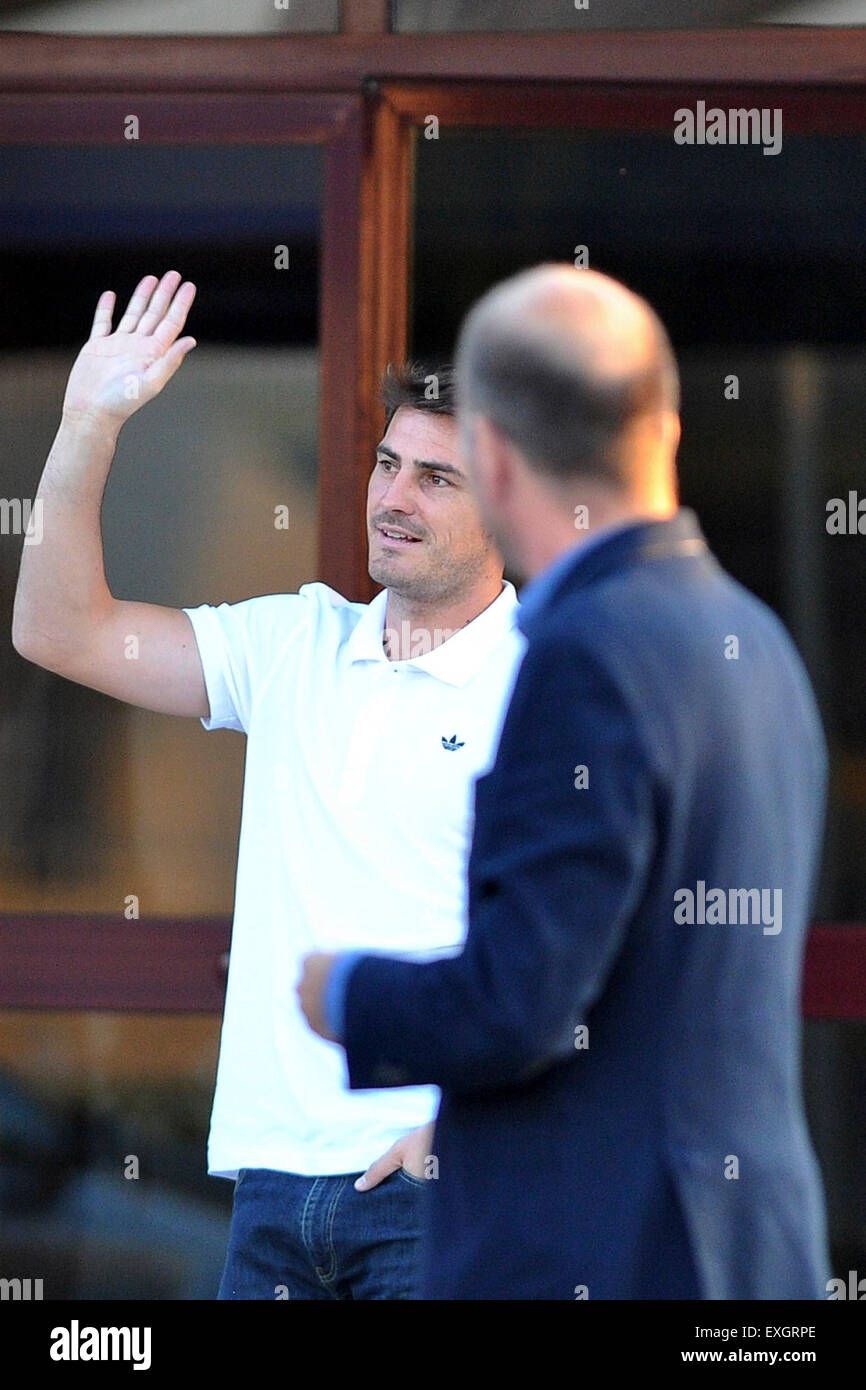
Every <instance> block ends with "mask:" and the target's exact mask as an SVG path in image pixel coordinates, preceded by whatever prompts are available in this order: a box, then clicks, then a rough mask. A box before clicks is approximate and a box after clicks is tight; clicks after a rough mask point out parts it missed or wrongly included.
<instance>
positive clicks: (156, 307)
mask: <svg viewBox="0 0 866 1390" xmlns="http://www.w3.org/2000/svg"><path fill="white" fill-rule="evenodd" d="M180 281H181V277H180V275H179V274H178V272H177V271H176V270H167V271H166V272H165V274H164V275H163V277H162V279H161V280H160V281H159V283H158V285H157V287H156V289H155V290H154V291H153V294H152V295H151V297H150V300H149V302H148V305H147V308H146V309H145V311H144V313H143V314H142V316H141V318H140V319H139V321H138V323H137V324H136V326H135V332H136V333H139V334H141V336H142V337H145V336H146V335H147V334H148V333H152V332H153V330H154V329H155V328H156V325H157V324H158V323H159V321H160V319H161V318H162V316H163V314H164V313H165V311H166V309H167V308H168V306H169V304H170V303H171V301H172V297H173V295H174V292H175V290H176V289H177V287H178V285H179V284H180ZM175 337H177V334H175Z"/></svg>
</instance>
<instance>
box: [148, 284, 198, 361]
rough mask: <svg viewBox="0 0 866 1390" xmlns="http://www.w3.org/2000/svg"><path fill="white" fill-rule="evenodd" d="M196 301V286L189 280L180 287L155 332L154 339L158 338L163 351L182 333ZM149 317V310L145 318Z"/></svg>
mask: <svg viewBox="0 0 866 1390" xmlns="http://www.w3.org/2000/svg"><path fill="white" fill-rule="evenodd" d="M194 299H195V285H193V284H192V283H191V281H189V280H187V281H186V282H185V283H184V284H182V285H181V286H180V288H179V289H178V291H177V293H176V294H175V296H174V298H173V299H172V301H171V304H170V305H169V307H168V311H167V312H166V313H165V314H164V315H163V316H162V317H161V318H160V321H159V322H158V323H157V325H156V327H155V328H154V330H153V336H154V338H156V340H157V342H158V343H159V345H160V347H162V348H163V349H165V348H167V347H170V346H171V344H172V343H173V342H174V340H175V338H176V337H177V335H178V333H180V331H181V329H182V328H183V326H184V324H185V323H186V316H187V314H188V313H189V311H190V307H191V305H192V301H193V300H194ZM149 317H150V310H149V309H148V312H147V314H146V315H145V318H149ZM142 322H144V320H142Z"/></svg>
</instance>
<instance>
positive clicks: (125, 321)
mask: <svg viewBox="0 0 866 1390" xmlns="http://www.w3.org/2000/svg"><path fill="white" fill-rule="evenodd" d="M170 273H171V272H170ZM174 273H175V274H177V271H175V272H174ZM158 283H159V281H158V280H157V278H156V276H155V275H145V277H144V279H143V280H139V282H138V284H137V285H136V287H135V289H134V291H133V294H132V298H131V299H130V301H129V304H128V306H127V310H126V313H125V314H124V316H123V318H122V319H121V320H120V323H119V324H118V325H117V332H118V333H134V332H135V329H136V326H137V324H138V321H139V319H140V318H141V316H142V314H143V313H144V311H145V309H146V308H147V305H148V301H149V299H150V296H151V295H152V294H153V291H154V288H155V287H156V285H157V284H158Z"/></svg>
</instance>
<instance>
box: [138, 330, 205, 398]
mask: <svg viewBox="0 0 866 1390" xmlns="http://www.w3.org/2000/svg"><path fill="white" fill-rule="evenodd" d="M195 345H196V344H195V338H181V340H180V342H179V343H175V344H174V346H173V347H170V348H169V349H168V352H165V353H163V354H162V356H160V357H157V359H156V361H155V362H151V364H150V366H149V367H148V369H147V371H146V372H145V373H144V377H143V380H144V381H145V382H147V384H148V385H149V386H151V387H153V388H155V389H154V391H153V394H154V395H156V394H157V393H158V392H160V391H161V390H162V388H163V386H165V384H166V382H167V381H170V380H171V378H172V377H173V376H174V374H175V372H176V371H177V369H178V367H179V366H180V364H181V362H182V361H183V359H184V358H185V357H186V355H187V353H188V352H189V351H190V349H191V348H194V347H195ZM149 394H150V393H149Z"/></svg>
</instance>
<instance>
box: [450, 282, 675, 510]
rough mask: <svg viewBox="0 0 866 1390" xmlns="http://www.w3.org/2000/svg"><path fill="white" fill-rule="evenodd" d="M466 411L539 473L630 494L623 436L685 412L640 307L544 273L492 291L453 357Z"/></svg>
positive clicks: (662, 343) (609, 285) (621, 294)
mask: <svg viewBox="0 0 866 1390" xmlns="http://www.w3.org/2000/svg"><path fill="white" fill-rule="evenodd" d="M457 376H458V400H459V405H460V409H461V412H464V411H465V412H468V413H470V414H471V413H474V412H478V413H481V414H483V415H485V416H487V417H488V419H489V420H490V421H491V422H492V424H494V425H495V426H496V428H497V429H499V430H500V431H501V432H502V434H504V435H505V436H506V437H507V438H508V439H509V440H510V441H511V442H512V443H513V444H514V445H516V447H517V448H518V449H519V450H520V452H521V454H522V455H523V456H524V457H525V458H526V460H527V462H528V463H530V464H531V465H533V466H534V467H535V468H536V469H538V470H539V471H540V472H541V473H542V474H545V475H547V476H548V477H549V478H550V479H552V480H556V481H557V482H568V481H569V480H570V479H573V478H576V477H584V478H592V479H595V480H597V481H598V482H599V483H603V484H605V485H607V486H610V487H613V488H620V487H622V488H627V487H628V486H629V484H630V481H631V473H632V468H633V466H634V464H635V460H634V459H633V458H631V457H630V454H629V449H628V437H629V436H628V432H629V429H630V427H631V426H632V425H634V424H635V423H636V422H639V421H640V422H644V421H646V420H648V419H652V418H653V417H656V416H657V417H659V418H661V416H662V415H663V414H664V413H666V412H670V413H673V414H677V413H678V411H679V374H678V372H677V366H676V360H675V358H674V354H673V349H672V347H671V344H670V340H669V338H668V335H667V332H666V331H665V328H664V325H663V324H662V322H661V320H660V319H659V317H658V315H657V314H656V313H655V312H654V310H653V309H652V308H651V307H650V305H649V304H647V302H646V301H645V300H644V299H641V298H640V296H639V295H636V294H633V293H632V291H631V290H628V289H626V287H625V286H624V285H621V284H620V283H619V282H618V281H616V280H613V279H611V278H610V277H609V276H606V275H602V274H600V273H599V272H597V271H594V270H578V269H576V268H575V267H574V266H571V265H568V264H565V263H563V264H548V265H541V266H537V267H534V268H533V269H531V270H526V271H522V272H521V273H520V274H519V275H515V276H513V277H512V278H511V279H509V280H506V281H504V282H503V283H502V284H500V285H497V286H496V287H495V288H494V289H492V290H490V291H489V292H488V293H487V294H486V295H484V297H483V298H482V299H480V300H479V301H478V303H477V304H476V305H475V306H474V308H473V309H472V310H471V312H470V313H469V314H468V316H467V318H466V319H465V321H464V324H463V327H462V329H461V333H460V338H459V343H458V350H457Z"/></svg>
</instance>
